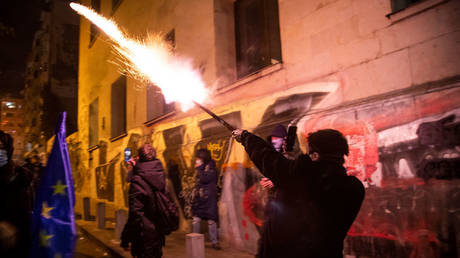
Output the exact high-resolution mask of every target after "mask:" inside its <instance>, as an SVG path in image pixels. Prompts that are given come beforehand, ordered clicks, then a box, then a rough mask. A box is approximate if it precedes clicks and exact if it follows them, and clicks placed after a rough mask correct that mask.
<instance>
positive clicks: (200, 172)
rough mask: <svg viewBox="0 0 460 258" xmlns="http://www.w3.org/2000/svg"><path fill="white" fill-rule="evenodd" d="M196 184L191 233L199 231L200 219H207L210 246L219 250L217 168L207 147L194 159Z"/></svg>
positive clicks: (198, 152)
mask: <svg viewBox="0 0 460 258" xmlns="http://www.w3.org/2000/svg"><path fill="white" fill-rule="evenodd" d="M195 170H196V179H197V181H196V184H195V197H194V200H193V202H192V214H193V222H192V228H193V233H200V223H201V220H207V221H208V230H209V238H210V239H211V243H212V247H213V248H214V249H216V250H220V249H221V248H220V246H219V242H218V241H217V221H218V219H219V215H218V212H217V169H216V163H215V162H214V160H212V158H211V153H210V152H209V150H207V149H199V150H197V152H196V160H195Z"/></svg>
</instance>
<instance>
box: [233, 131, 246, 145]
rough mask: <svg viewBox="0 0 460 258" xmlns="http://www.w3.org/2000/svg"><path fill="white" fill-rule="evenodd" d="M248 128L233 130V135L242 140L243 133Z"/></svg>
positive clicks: (238, 140)
mask: <svg viewBox="0 0 460 258" xmlns="http://www.w3.org/2000/svg"><path fill="white" fill-rule="evenodd" d="M244 132H246V130H242V129H236V130H234V131H233V132H232V137H233V138H235V140H236V141H237V142H241V141H242V140H243V139H242V138H243V137H242V135H243V133H244Z"/></svg>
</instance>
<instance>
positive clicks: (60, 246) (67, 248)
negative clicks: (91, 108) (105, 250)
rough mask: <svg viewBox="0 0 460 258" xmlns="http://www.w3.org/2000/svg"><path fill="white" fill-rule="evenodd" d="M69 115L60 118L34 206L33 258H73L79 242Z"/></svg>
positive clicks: (62, 114) (63, 114) (64, 114)
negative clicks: (69, 138)
mask: <svg viewBox="0 0 460 258" xmlns="http://www.w3.org/2000/svg"><path fill="white" fill-rule="evenodd" d="M65 118H66V113H65V112H63V113H61V114H60V115H59V119H58V123H57V128H56V136H55V138H54V143H53V148H52V149H51V153H50V156H49V157H48V163H47V165H46V168H45V172H44V173H43V176H42V177H41V179H40V186H39V189H38V192H37V197H36V200H35V203H34V213H33V215H32V246H31V253H30V254H31V255H30V257H31V258H34V257H40V258H41V257H49V258H65V257H73V252H74V248H75V240H76V235H77V234H76V228H75V217H74V210H73V209H74V205H75V195H74V189H73V179H72V171H71V168H70V161H69V153H68V150H67V143H66V139H65V137H66V129H65Z"/></svg>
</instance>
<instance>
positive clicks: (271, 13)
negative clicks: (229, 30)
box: [234, 0, 281, 78]
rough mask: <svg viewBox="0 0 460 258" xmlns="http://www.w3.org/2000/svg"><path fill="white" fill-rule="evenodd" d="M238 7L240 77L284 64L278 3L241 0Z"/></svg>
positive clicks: (236, 19) (265, 0) (238, 70)
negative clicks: (274, 65) (282, 62)
mask: <svg viewBox="0 0 460 258" xmlns="http://www.w3.org/2000/svg"><path fill="white" fill-rule="evenodd" d="M234 8H235V39H236V65H237V67H236V68H237V76H238V78H242V77H244V76H247V75H249V74H251V73H254V72H257V71H258V70H260V69H262V68H264V67H266V66H270V65H272V64H276V63H280V62H281V40H280V28H279V18H278V0H237V1H236V2H235V4H234Z"/></svg>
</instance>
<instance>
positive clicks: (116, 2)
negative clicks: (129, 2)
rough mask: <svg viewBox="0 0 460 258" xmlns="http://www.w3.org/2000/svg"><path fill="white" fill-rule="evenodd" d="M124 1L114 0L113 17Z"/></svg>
mask: <svg viewBox="0 0 460 258" xmlns="http://www.w3.org/2000/svg"><path fill="white" fill-rule="evenodd" d="M121 1H122V0H112V15H113V14H114V13H115V11H116V10H117V9H118V6H120V4H121Z"/></svg>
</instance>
